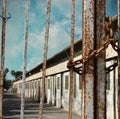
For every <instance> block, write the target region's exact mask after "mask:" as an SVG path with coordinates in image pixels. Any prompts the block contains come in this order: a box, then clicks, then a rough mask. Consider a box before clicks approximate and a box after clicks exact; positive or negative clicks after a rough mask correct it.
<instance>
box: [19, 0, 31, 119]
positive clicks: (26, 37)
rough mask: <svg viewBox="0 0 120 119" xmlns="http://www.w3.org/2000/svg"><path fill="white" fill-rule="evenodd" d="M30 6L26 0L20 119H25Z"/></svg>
mask: <svg viewBox="0 0 120 119" xmlns="http://www.w3.org/2000/svg"><path fill="white" fill-rule="evenodd" d="M28 6H29V0H26V12H25V40H24V57H23V76H22V89H21V115H20V119H24V106H25V79H26V61H27V42H28V12H29V10H28Z"/></svg>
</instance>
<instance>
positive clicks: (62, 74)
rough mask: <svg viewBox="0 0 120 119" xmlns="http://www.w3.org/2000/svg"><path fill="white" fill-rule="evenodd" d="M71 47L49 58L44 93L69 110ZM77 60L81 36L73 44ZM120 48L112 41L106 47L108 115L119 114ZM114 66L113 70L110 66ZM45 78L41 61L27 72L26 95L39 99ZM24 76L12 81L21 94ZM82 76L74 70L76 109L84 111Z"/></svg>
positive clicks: (54, 102)
mask: <svg viewBox="0 0 120 119" xmlns="http://www.w3.org/2000/svg"><path fill="white" fill-rule="evenodd" d="M116 18H117V17H115V18H114V20H113V24H114V31H116V29H117V28H116V26H117V25H116V24H117V19H116ZM69 52H70V47H67V48H66V49H63V50H62V51H61V52H59V53H58V54H56V55H54V56H53V57H51V58H50V59H48V60H47V69H46V80H45V95H46V100H47V103H49V104H52V105H56V107H58V108H63V109H64V110H68V107H69V88H70V87H69V86H70V75H69V69H68V68H67V63H68V60H69ZM74 52H75V54H74V60H78V59H80V58H81V57H82V40H78V41H77V42H75V44H74ZM117 59H118V57H117V52H116V51H114V49H113V48H112V46H111V45H109V46H108V48H107V49H106V85H107V86H106V99H107V102H106V107H107V109H106V110H107V114H106V115H107V119H114V114H117V82H118V74H117V72H118V67H117V65H115V64H116V63H117ZM113 65H114V68H113V69H111V70H107V69H110V68H111V67H113ZM41 79H42V63H41V64H39V65H38V66H36V67H35V68H33V69H32V70H30V71H29V72H27V74H26V83H25V85H26V89H25V96H26V97H28V98H31V99H34V100H36V101H39V98H40V87H41ZM21 84H22V80H21V77H19V78H18V79H16V80H15V81H14V82H13V90H14V92H15V93H17V94H21ZM81 104H82V76H81V75H79V74H77V73H75V72H74V78H73V108H72V109H73V112H75V113H78V114H81V110H82V109H81V108H82V105H81Z"/></svg>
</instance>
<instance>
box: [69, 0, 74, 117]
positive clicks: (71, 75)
mask: <svg viewBox="0 0 120 119" xmlns="http://www.w3.org/2000/svg"><path fill="white" fill-rule="evenodd" d="M74 14H75V0H72V2H71V46H70V63H73V61H74V16H75V15H74ZM72 101H73V67H70V92H69V112H68V119H72Z"/></svg>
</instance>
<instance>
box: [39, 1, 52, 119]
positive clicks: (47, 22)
mask: <svg viewBox="0 0 120 119" xmlns="http://www.w3.org/2000/svg"><path fill="white" fill-rule="evenodd" d="M50 9H51V0H48V3H47V18H46V32H45V40H44V55H43V72H42V88H41V95H40V110H39V119H42V113H43V103H44V97H45V76H46V64H47V63H46V62H47V51H48V38H49V23H50Z"/></svg>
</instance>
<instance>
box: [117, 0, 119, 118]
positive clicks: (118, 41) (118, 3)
mask: <svg viewBox="0 0 120 119" xmlns="http://www.w3.org/2000/svg"><path fill="white" fill-rule="evenodd" d="M118 33H119V34H120V0H118ZM118 46H119V49H120V40H118ZM117 100H118V119H120V50H118V99H117Z"/></svg>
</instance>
